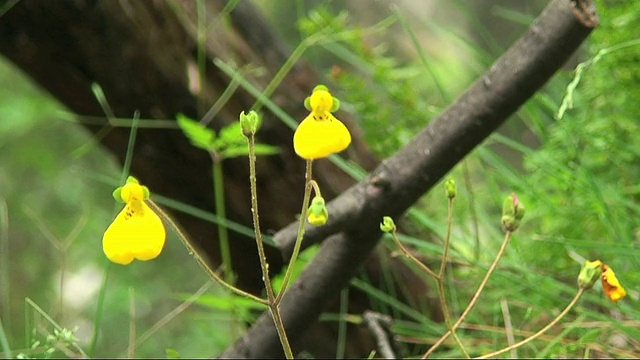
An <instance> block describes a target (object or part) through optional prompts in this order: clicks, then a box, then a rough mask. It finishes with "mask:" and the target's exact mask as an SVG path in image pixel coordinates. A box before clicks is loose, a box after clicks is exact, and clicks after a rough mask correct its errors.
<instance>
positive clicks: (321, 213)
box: [307, 196, 329, 226]
mask: <svg viewBox="0 0 640 360" xmlns="http://www.w3.org/2000/svg"><path fill="white" fill-rule="evenodd" d="M328 219H329V211H328V210H327V207H326V205H325V202H324V198H322V196H316V197H314V198H313V200H311V206H309V212H308V215H307V221H309V224H311V225H314V226H320V225H324V224H325V223H326V222H327V220H328Z"/></svg>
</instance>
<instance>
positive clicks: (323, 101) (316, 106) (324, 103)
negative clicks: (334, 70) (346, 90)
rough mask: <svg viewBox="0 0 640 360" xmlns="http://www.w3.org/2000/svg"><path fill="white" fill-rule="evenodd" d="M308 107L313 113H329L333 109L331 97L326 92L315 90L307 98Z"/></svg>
mask: <svg viewBox="0 0 640 360" xmlns="http://www.w3.org/2000/svg"><path fill="white" fill-rule="evenodd" d="M309 105H311V111H313V112H314V113H324V112H329V111H331V108H332V107H333V96H331V94H330V93H329V92H328V91H327V90H316V91H314V92H313V93H312V94H311V96H310V97H309Z"/></svg>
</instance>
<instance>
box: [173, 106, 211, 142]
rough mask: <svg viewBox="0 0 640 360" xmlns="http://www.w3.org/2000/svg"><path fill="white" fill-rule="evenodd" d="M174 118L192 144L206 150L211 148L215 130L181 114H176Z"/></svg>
mask: <svg viewBox="0 0 640 360" xmlns="http://www.w3.org/2000/svg"><path fill="white" fill-rule="evenodd" d="M176 120H177V122H178V126H179V127H180V130H182V132H183V133H184V135H185V136H186V137H187V138H188V139H189V142H191V144H193V146H195V147H198V148H200V149H204V150H207V151H209V150H212V148H213V143H214V141H215V138H216V132H215V131H213V129H209V128H208V127H205V126H204V125H202V124H200V123H199V122H197V121H195V120H193V119H190V118H188V117H187V116H185V115H183V114H178V116H177V118H176Z"/></svg>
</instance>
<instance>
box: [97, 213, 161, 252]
mask: <svg viewBox="0 0 640 360" xmlns="http://www.w3.org/2000/svg"><path fill="white" fill-rule="evenodd" d="M165 238H166V233H165V230H164V225H163V224H162V220H160V217H158V215H157V214H156V213H154V212H153V210H151V208H149V206H147V204H145V203H144V202H143V201H132V202H129V203H127V205H126V206H125V207H124V209H122V211H120V213H119V214H118V216H116V218H115V220H113V222H112V223H111V225H109V228H107V231H105V233H104V236H103V238H102V249H103V251H104V253H105V255H106V256H107V258H108V259H109V260H111V261H113V262H115V263H117V264H122V265H127V264H130V263H131V262H132V261H133V259H138V260H143V261H144V260H150V259H153V258H155V257H157V256H158V255H160V252H161V251H162V248H163V247H164V242H165Z"/></svg>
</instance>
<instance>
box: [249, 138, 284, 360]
mask: <svg viewBox="0 0 640 360" xmlns="http://www.w3.org/2000/svg"><path fill="white" fill-rule="evenodd" d="M247 141H248V142H249V183H250V184H251V215H252V217H253V231H254V232H255V235H256V245H257V247H258V256H259V258H260V267H261V269H262V280H263V281H264V287H265V290H266V291H267V299H268V305H269V310H270V312H271V317H272V318H273V323H274V325H275V327H276V331H277V332H278V337H279V338H280V344H281V345H282V350H284V355H285V357H286V358H287V359H293V352H292V351H291V346H290V345H289V340H288V339H287V333H286V332H285V330H284V323H283V322H282V316H280V309H279V307H278V301H277V300H276V297H275V295H274V294H273V288H272V287H271V278H269V264H268V263H267V256H266V255H265V253H264V244H263V241H262V232H261V231H260V219H259V217H258V191H257V186H256V153H255V137H254V135H253V133H252V134H250V135H249V136H247ZM283 290H284V288H283ZM281 293H282V291H281Z"/></svg>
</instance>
